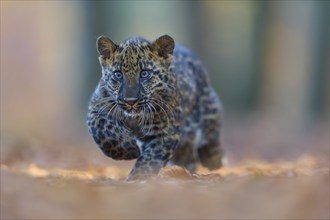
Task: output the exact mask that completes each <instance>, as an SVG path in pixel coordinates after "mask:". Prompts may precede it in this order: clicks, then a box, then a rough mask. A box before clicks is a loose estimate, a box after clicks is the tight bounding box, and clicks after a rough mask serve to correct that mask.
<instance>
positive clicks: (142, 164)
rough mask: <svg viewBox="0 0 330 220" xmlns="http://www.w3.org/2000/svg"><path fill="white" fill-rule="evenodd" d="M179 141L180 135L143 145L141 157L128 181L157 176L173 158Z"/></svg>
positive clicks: (165, 137) (158, 139) (154, 140)
mask: <svg viewBox="0 0 330 220" xmlns="http://www.w3.org/2000/svg"><path fill="white" fill-rule="evenodd" d="M178 141H179V136H178V135H172V136H164V137H158V138H155V139H153V140H151V141H150V142H147V143H144V144H143V145H142V152H141V155H140V156H139V157H138V159H137V161H136V163H135V165H134V168H133V169H132V171H131V172H130V174H129V176H128V178H127V180H137V179H147V178H148V177H151V176H154V175H157V174H158V173H159V170H160V169H161V168H162V167H164V166H165V165H166V164H167V162H168V161H169V159H170V158H171V157H172V155H173V153H174V150H175V149H176V147H177V144H178Z"/></svg>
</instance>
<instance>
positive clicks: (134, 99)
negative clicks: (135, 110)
mask: <svg viewBox="0 0 330 220" xmlns="http://www.w3.org/2000/svg"><path fill="white" fill-rule="evenodd" d="M137 100H138V99H137V98H133V97H132V98H124V102H125V103H126V104H128V105H130V106H133V105H134V104H135V103H136V102H137Z"/></svg>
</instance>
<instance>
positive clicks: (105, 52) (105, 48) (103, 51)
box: [96, 36, 118, 60]
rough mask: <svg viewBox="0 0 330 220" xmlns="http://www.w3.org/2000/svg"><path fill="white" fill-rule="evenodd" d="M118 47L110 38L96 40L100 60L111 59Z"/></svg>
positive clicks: (101, 37)
mask: <svg viewBox="0 0 330 220" xmlns="http://www.w3.org/2000/svg"><path fill="white" fill-rule="evenodd" d="M117 47H118V45H116V44H115V43H113V42H112V41H111V40H110V39H109V38H108V37H106V36H100V37H98V38H97V40H96V48H97V51H98V52H99V55H100V59H103V60H106V59H109V58H110V57H111V55H112V54H113V52H114V51H115V50H116V49H117Z"/></svg>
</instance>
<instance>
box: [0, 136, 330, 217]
mask: <svg viewBox="0 0 330 220" xmlns="http://www.w3.org/2000/svg"><path fill="white" fill-rule="evenodd" d="M316 133H317V134H318V135H316V136H315V135H313V137H311V136H310V137H307V136H306V139H304V138H302V139H300V141H296V140H297V139H296V138H295V140H294V141H293V142H292V143H295V144H297V145H298V147H296V148H292V149H293V150H292V149H291V150H290V151H285V150H286V149H287V148H286V146H288V145H286V144H285V143H289V144H290V143H291V142H285V143H282V145H281V144H276V142H275V141H274V140H269V137H267V141H269V143H274V145H272V148H268V149H263V148H258V147H257V146H258V144H256V143H255V142H253V141H251V140H254V139H253V134H251V130H250V133H249V134H246V135H247V136H251V138H252V139H251V140H247V139H245V138H244V135H245V134H244V135H241V134H240V133H239V131H237V132H236V133H235V135H233V138H231V137H227V139H226V143H227V145H230V146H231V147H232V148H231V149H229V150H227V152H228V154H227V156H228V159H229V160H228V161H229V163H228V164H227V165H226V166H225V167H223V168H221V169H219V170H215V171H209V170H207V169H205V168H203V167H198V171H197V174H194V175H191V174H189V173H188V172H186V171H185V170H184V169H182V168H180V167H176V166H173V167H166V168H164V169H162V170H161V172H160V175H159V176H158V177H157V178H152V179H150V180H148V181H142V182H126V181H125V178H126V176H127V174H128V173H129V171H130V169H131V167H132V165H133V163H134V161H113V160H111V159H109V158H107V157H105V156H103V155H102V154H101V153H100V151H98V150H96V146H94V144H93V143H92V142H87V143H86V142H84V144H82V145H64V144H61V143H58V145H57V144H56V143H55V144H54V143H52V145H51V144H49V143H48V145H51V146H52V147H44V146H46V145H47V143H37V142H34V141H31V140H29V141H27V140H22V141H18V142H17V141H15V142H14V143H10V142H3V144H4V146H5V147H4V146H2V147H1V169H0V170H1V219H329V174H330V170H329V159H328V156H329V151H328V149H329V147H328V145H329V142H328V141H329V135H328V132H327V131H326V132H323V133H322V134H321V133H320V132H316ZM258 135H260V134H259V133H258ZM290 135H291V136H292V134H290ZM275 138H276V137H275ZM240 139H243V140H244V143H247V144H246V147H245V148H239V147H237V148H235V146H241V145H240V143H239V140H240ZM307 139H308V140H309V141H308V140H307ZM235 140H238V141H237V142H235ZM258 143H260V146H261V145H263V144H266V142H258ZM311 143H313V144H314V145H313V146H312V147H306V146H311ZM252 145H253V146H254V147H249V146H252ZM268 145H269V144H268ZM305 145H306V146H305ZM64 146H65V147H64ZM92 146H93V147H92ZM274 146H282V147H279V148H276V149H274ZM271 149H272V150H271ZM263 150H264V151H263ZM256 152H261V153H260V155H259V156H256V155H255V153H256ZM278 152H280V153H279V155H277V154H276V153H278ZM313 152H314V153H313ZM253 155H255V156H253ZM283 155H285V156H283Z"/></svg>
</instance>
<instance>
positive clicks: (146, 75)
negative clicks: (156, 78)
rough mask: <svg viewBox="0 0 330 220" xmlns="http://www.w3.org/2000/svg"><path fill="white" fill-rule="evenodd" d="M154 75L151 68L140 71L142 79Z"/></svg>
mask: <svg viewBox="0 0 330 220" xmlns="http://www.w3.org/2000/svg"><path fill="white" fill-rule="evenodd" d="M151 76H152V72H151V70H142V71H141V73H140V77H141V79H149V78H150V77H151Z"/></svg>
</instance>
